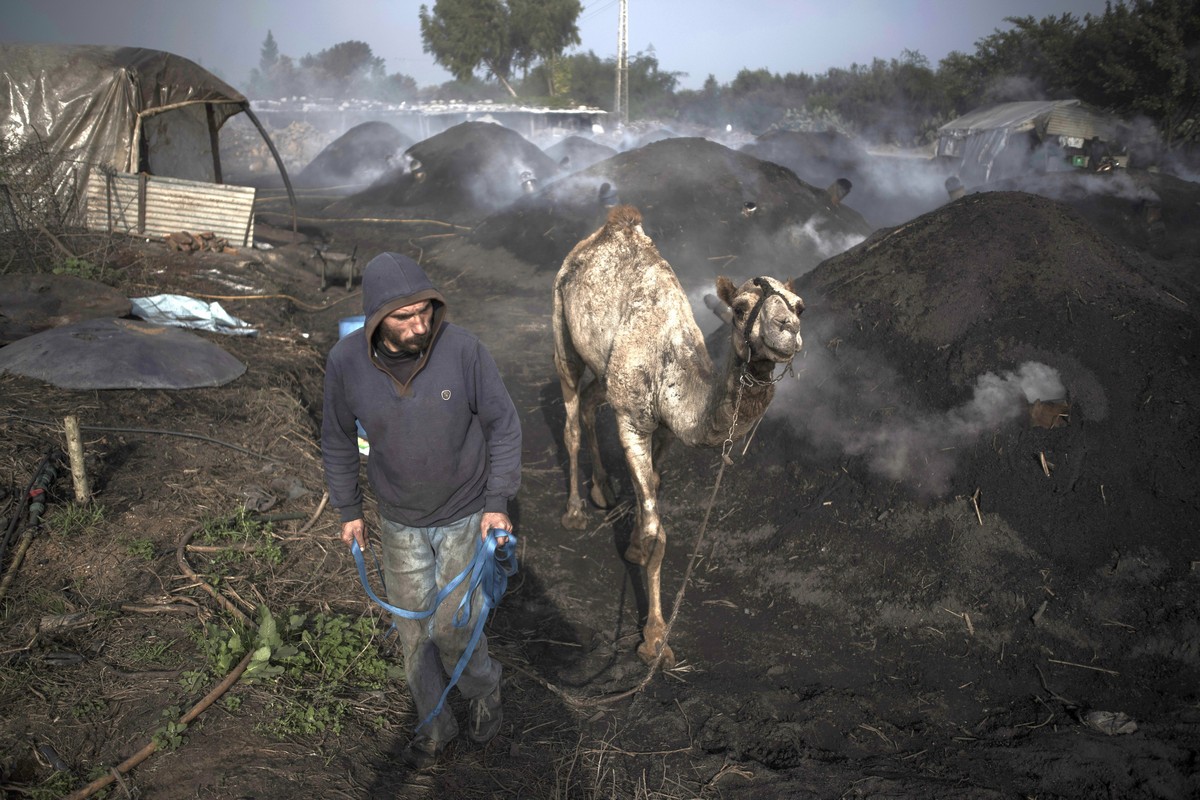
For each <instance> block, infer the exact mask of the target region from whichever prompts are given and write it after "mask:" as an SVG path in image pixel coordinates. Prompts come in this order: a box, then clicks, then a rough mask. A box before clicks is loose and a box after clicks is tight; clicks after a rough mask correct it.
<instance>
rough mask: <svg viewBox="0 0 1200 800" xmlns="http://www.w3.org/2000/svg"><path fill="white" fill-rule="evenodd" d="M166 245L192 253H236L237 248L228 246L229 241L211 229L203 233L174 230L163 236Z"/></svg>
mask: <svg viewBox="0 0 1200 800" xmlns="http://www.w3.org/2000/svg"><path fill="white" fill-rule="evenodd" d="M163 238H164V239H165V240H166V243H167V247H169V248H171V249H172V250H174V251H176V252H179V253H192V252H195V251H197V250H203V251H207V252H210V253H236V252H237V248H234V247H230V246H229V241H228V240H226V239H222V238H221V237H219V236H217V235H216V234H215V233H213V232H211V231H205V232H204V233H188V232H187V231H176V232H175V233H168V234H167V235H166V236H164V237H163Z"/></svg>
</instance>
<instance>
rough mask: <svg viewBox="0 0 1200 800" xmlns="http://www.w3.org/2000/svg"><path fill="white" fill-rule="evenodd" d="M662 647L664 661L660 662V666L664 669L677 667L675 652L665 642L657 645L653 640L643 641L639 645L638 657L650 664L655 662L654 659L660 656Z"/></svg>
mask: <svg viewBox="0 0 1200 800" xmlns="http://www.w3.org/2000/svg"><path fill="white" fill-rule="evenodd" d="M660 647H661V648H662V654H663V657H662V661H660V662H659V666H661V667H662V668H663V669H673V668H674V667H675V653H673V652H672V651H671V648H670V647H669V646H668V645H665V644H659V645H657V646H656V645H654V644H652V643H651V642H642V643H641V644H640V645H638V649H637V654H638V658H640V659H641V660H642V663H643V664H645V665H646V666H650V665H651V664H653V663H654V659H656V658H658V651H659V648H660Z"/></svg>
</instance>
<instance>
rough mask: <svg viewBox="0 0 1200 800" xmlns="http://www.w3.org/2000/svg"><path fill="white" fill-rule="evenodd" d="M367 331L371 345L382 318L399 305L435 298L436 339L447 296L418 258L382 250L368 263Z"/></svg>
mask: <svg viewBox="0 0 1200 800" xmlns="http://www.w3.org/2000/svg"><path fill="white" fill-rule="evenodd" d="M362 287H363V288H362V293H363V314H364V315H365V316H366V321H365V323H364V324H363V331H364V333H365V334H366V337H367V343H368V346H370V343H371V342H372V341H374V338H375V329H376V328H378V327H379V323H380V321H381V320H382V319H383V318H384V317H386V316H387V315H388V314H390V313H392V312H393V311H395V310H396V309H397V308H403V307H404V306H410V305H412V304H413V303H419V302H421V301H422V300H430V301H432V302H433V324H432V325H431V326H430V327H431V328H432V329H433V331H434V335H433V338H434V340H435V341H436V339H437V335H438V333H440V332H441V328H442V322H443V321H445V317H446V299H445V298H444V297H442V293H441V292H439V291H438V290H437V289H436V288H435V287H434V285H433V282H432V281H430V280H429V276H428V275H426V274H425V271H424V270H423V269H421V267H420V265H419V264H417V262H415V261H413V260H412V259H411V258H409V257H408V256H405V255H401V254H400V253H380V254H379V255H377V256H375V257H374V258H372V259H371V260H370V262H368V263H367V266H366V269H364V270H363V280H362Z"/></svg>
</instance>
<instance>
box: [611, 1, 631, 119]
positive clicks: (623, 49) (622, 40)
mask: <svg viewBox="0 0 1200 800" xmlns="http://www.w3.org/2000/svg"><path fill="white" fill-rule="evenodd" d="M616 84H617V91H616V97H615V98H614V100H613V117H614V118H615V119H616V121H617V125H618V126H622V127H623V126H625V125H627V124H629V0H621V19H620V21H619V22H618V23H617V81H616Z"/></svg>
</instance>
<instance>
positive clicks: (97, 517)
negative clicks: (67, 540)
mask: <svg viewBox="0 0 1200 800" xmlns="http://www.w3.org/2000/svg"><path fill="white" fill-rule="evenodd" d="M104 513H105V511H104V506H102V505H98V504H96V503H67V504H66V505H62V506H54V507H52V509H51V511H50V513H49V514H47V515H46V523H47V524H48V525H49V526H50V530H52V531H54V532H55V533H57V534H59V535H60V536H67V537H71V536H78V535H79V534H81V533H84V532H86V531H87V530H88V529H89V528H92V527H94V526H96V525H99V524H100V523H101V522H103V521H104Z"/></svg>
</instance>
